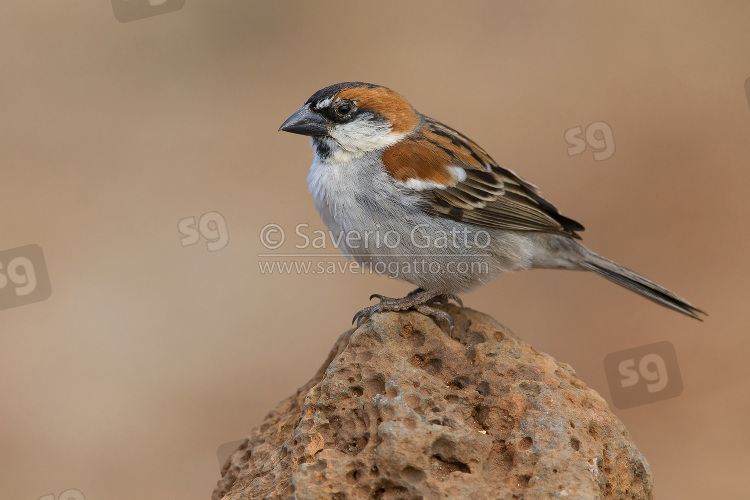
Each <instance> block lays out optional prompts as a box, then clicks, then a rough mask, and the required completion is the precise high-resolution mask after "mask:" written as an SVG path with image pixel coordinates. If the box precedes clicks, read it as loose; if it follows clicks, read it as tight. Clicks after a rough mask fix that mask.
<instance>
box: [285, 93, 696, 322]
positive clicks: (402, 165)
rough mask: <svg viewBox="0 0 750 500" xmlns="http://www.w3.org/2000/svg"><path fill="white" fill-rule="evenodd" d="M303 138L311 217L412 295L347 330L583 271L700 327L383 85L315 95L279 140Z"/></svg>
mask: <svg viewBox="0 0 750 500" xmlns="http://www.w3.org/2000/svg"><path fill="white" fill-rule="evenodd" d="M279 130H280V131H285V132H291V133H294V134H301V135H305V136H309V137H310V138H311V141H312V146H313V149H314V158H313V162H312V165H311V166H310V170H309V174H308V177H307V180H308V185H309V191H310V193H311V194H312V197H313V199H314V202H315V208H316V209H317V211H318V213H319V214H320V216H321V218H322V219H323V222H324V223H325V224H326V226H327V227H328V230H329V231H330V232H331V233H332V234H333V235H338V236H337V241H339V242H340V244H339V247H340V249H341V250H342V252H343V253H344V254H345V255H346V256H347V257H349V258H353V259H354V260H355V261H357V262H358V263H359V264H360V265H361V266H363V267H367V268H369V269H371V270H373V271H375V272H379V273H382V274H387V275H388V276H389V277H391V278H396V279H400V280H403V281H407V282H409V283H412V284H413V285H415V286H416V287H417V289H416V290H414V291H413V292H411V293H410V294H408V295H407V296H405V297H402V298H389V297H384V296H382V295H379V294H374V295H372V296H371V297H370V300H372V298H373V297H377V298H378V299H379V300H380V302H379V303H378V304H375V305H372V306H369V307H366V308H364V309H362V310H361V311H359V312H358V313H357V314H356V315H355V316H354V320H353V321H352V323H354V321H357V324H358V325H359V323H360V322H361V321H362V320H365V319H368V318H369V317H370V316H371V315H373V314H375V313H378V312H385V311H403V310H408V309H414V310H416V311H419V312H421V313H423V314H426V315H429V316H432V317H433V318H435V319H436V320H441V321H445V322H447V323H448V325H449V326H450V331H451V333H452V331H453V321H452V318H451V317H450V315H448V313H446V312H445V311H443V310H441V309H437V308H435V307H433V306H434V305H436V304H444V303H445V302H446V301H447V300H449V299H453V300H456V301H457V302H458V303H459V304H461V302H460V299H458V297H457V294H458V293H462V292H468V291H471V290H473V289H474V288H476V287H477V286H479V285H483V284H485V283H487V282H489V281H490V280H492V279H493V278H494V277H496V276H497V275H499V274H501V273H504V272H509V271H520V270H527V269H570V270H578V271H592V272H594V273H596V274H598V275H599V276H602V277H603V278H606V279H607V280H609V281H611V282H613V283H616V284H618V285H620V286H622V287H625V288H627V289H628V290H631V291H633V292H635V293H637V294H639V295H641V296H643V297H645V298H647V299H649V300H652V301H654V302H656V303H658V304H661V305H662V306H665V307H668V308H670V309H674V310H675V311H678V312H680V313H683V314H685V315H687V316H690V317H691V318H695V319H698V320H701V318H700V316H699V314H704V315H705V314H706V313H705V312H703V311H701V310H700V309H698V308H697V307H695V306H693V305H692V304H690V303H689V302H688V301H687V300H685V299H683V298H682V297H680V296H679V295H677V294H675V293H673V292H671V291H669V290H667V289H666V288H664V287H662V286H661V285H658V284H656V283H654V282H653V281H651V280H649V279H647V278H645V277H643V276H641V275H640V274H638V273H636V272H634V271H631V270H630V269H627V268H625V267H623V266H621V265H619V264H616V263H615V262H613V261H611V260H608V259H606V258H604V257H602V256H600V255H597V254H596V253H594V252H593V251H591V250H589V249H588V248H587V247H586V246H584V245H583V244H582V243H581V237H580V236H579V234H578V233H580V232H581V231H583V230H584V227H583V226H582V225H581V224H579V223H578V222H576V221H575V220H573V219H570V218H568V217H565V216H563V215H561V214H560V212H559V211H558V209H557V208H555V206H554V205H552V203H550V202H549V201H547V200H546V199H545V198H543V197H542V196H541V194H540V191H539V189H538V188H537V187H536V186H535V185H533V184H531V183H530V182H528V181H526V180H525V179H523V178H521V177H520V176H519V175H517V174H516V173H515V172H513V171H512V170H510V169H508V168H505V167H502V166H500V165H498V163H497V162H496V161H495V160H493V159H492V157H490V155H489V154H488V153H487V152H486V151H485V150H484V149H482V148H481V147H480V146H479V145H478V144H477V143H475V142H474V141H472V140H471V139H469V138H468V137H466V136H465V135H463V134H462V133H461V132H458V131H457V130H455V129H453V128H451V127H449V126H447V125H445V124H443V123H441V122H439V121H437V120H434V119H432V118H430V117H428V116H425V115H423V114H421V113H419V112H418V111H417V110H416V109H414V107H412V105H411V104H409V102H408V101H407V100H406V98H404V97H403V96H402V95H400V94H398V93H396V92H394V91H393V90H391V89H389V88H386V87H383V86H381V85H373V84H370V83H363V82H345V83H338V84H335V85H331V86H329V87H326V88H324V89H321V90H318V91H317V92H315V93H314V94H313V95H312V96H311V97H310V98H309V99H308V100H307V102H305V104H304V106H302V107H301V108H300V109H299V110H298V111H296V112H295V113H294V114H292V115H291V116H290V117H289V118H288V119H287V120H286V121H285V122H284V123H283V124H282V125H281V127H280V128H279Z"/></svg>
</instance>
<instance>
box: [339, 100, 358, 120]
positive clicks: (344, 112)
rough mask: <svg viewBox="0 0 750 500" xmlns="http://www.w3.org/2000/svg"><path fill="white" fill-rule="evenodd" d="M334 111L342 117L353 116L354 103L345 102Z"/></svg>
mask: <svg viewBox="0 0 750 500" xmlns="http://www.w3.org/2000/svg"><path fill="white" fill-rule="evenodd" d="M334 111H335V112H336V114H337V115H339V116H340V117H345V116H348V115H349V114H351V112H352V111H354V103H353V102H351V101H343V102H340V103H338V104H336V106H335V107H334Z"/></svg>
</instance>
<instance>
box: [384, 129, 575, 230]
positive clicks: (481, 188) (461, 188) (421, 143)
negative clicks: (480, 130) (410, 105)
mask: <svg viewBox="0 0 750 500" xmlns="http://www.w3.org/2000/svg"><path fill="white" fill-rule="evenodd" d="M419 131H420V132H421V133H420V134H415V136H414V137H413V138H406V139H404V140H403V141H401V142H400V143H399V144H398V145H396V146H392V147H391V148H392V151H386V153H384V155H383V163H384V165H385V167H386V170H387V171H388V172H389V173H391V175H393V177H394V179H395V180H396V181H397V182H401V183H402V184H403V183H404V182H405V179H406V177H405V173H406V172H408V173H409V175H411V176H415V175H416V176H417V177H416V178H417V179H418V180H422V181H426V182H425V186H429V187H428V188H425V189H421V190H414V191H417V192H418V193H419V194H420V196H421V197H422V198H423V200H424V202H425V203H424V210H425V211H426V212H428V213H430V214H431V215H435V216H439V217H447V218H450V219H454V220H458V221H462V222H466V223H469V224H475V225H479V226H486V227H493V228H498V229H511V230H519V231H541V232H550V233H557V234H562V235H565V236H568V237H571V238H580V237H579V236H578V234H576V232H578V231H583V229H584V228H583V226H582V225H581V224H579V223H578V222H576V221H574V220H573V219H569V218H567V217H565V216H563V215H561V214H560V212H559V211H558V210H557V208H555V206H554V205H552V203H550V202H549V201H547V200H546V199H544V198H543V197H542V196H541V194H540V192H539V189H538V188H537V187H536V186H534V185H533V184H531V183H530V182H528V181H526V180H524V179H523V178H521V177H520V176H518V175H517V174H516V173H515V172H513V171H512V170H509V169H507V168H503V167H501V166H499V165H498V164H497V163H496V162H495V160H493V159H492V157H490V155H489V154H488V153H487V152H486V151H485V150H484V149H482V148H481V147H480V146H479V145H478V144H477V143H475V142H474V141H472V140H471V139H469V138H468V137H466V136H465V135H463V134H461V133H460V132H458V131H457V130H454V129H452V128H450V127H448V126H447V125H444V124H442V123H440V122H438V121H436V120H433V119H431V118H428V117H426V116H423V117H422V125H421V127H420V129H419ZM449 167H458V168H459V169H463V172H465V173H466V176H465V177H464V176H463V175H462V176H461V177H462V178H463V180H459V179H458V178H457V177H456V176H455V175H452V174H451V172H452V169H450V168H449ZM400 177H403V178H400ZM435 185H438V186H440V187H434V186H435Z"/></svg>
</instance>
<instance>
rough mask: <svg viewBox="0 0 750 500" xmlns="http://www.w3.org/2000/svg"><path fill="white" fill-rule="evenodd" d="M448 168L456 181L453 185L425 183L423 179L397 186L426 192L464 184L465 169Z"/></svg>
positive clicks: (398, 183) (401, 183)
mask: <svg viewBox="0 0 750 500" xmlns="http://www.w3.org/2000/svg"><path fill="white" fill-rule="evenodd" d="M447 168H448V172H450V174H451V177H453V179H454V180H455V181H456V182H454V183H453V184H451V185H446V184H440V183H437V182H432V181H424V180H421V179H409V180H408V181H405V182H401V181H396V185H398V186H401V187H405V188H407V189H413V190H415V191H426V190H428V189H445V188H449V187H451V186H455V185H456V184H458V183H459V182H463V181H465V180H466V170H464V169H463V168H461V167H454V166H449V167H447Z"/></svg>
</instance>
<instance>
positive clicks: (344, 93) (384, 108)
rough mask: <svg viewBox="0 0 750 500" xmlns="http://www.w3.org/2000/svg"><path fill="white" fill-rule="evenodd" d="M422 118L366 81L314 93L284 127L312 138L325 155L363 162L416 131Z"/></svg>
mask: <svg viewBox="0 0 750 500" xmlns="http://www.w3.org/2000/svg"><path fill="white" fill-rule="evenodd" d="M419 124H420V115H419V113H417V111H416V110H415V109H414V108H413V107H412V106H411V105H410V104H409V102H408V101H407V100H406V99H405V98H404V97H403V96H402V95H400V94H398V93H396V92H394V91H392V90H391V89H388V88H386V87H382V86H379V85H372V84H369V83H362V82H346V83H338V84H336V85H331V86H329V87H326V88H324V89H321V90H318V91H317V92H315V93H314V94H313V95H312V96H311V97H310V98H309V99H308V100H307V102H306V103H305V105H304V106H302V107H301V108H300V109H299V110H297V111H296V112H295V113H294V114H293V115H292V116H290V117H289V118H288V119H287V120H286V121H285V122H284V123H283V124H282V125H281V127H280V128H279V130H283V131H285V132H291V133H294V134H301V135H307V136H310V137H312V140H313V143H314V145H315V146H316V149H317V152H318V154H319V155H321V156H324V157H325V156H330V155H334V156H339V157H342V159H343V157H354V158H356V157H358V156H362V155H365V154H367V153H370V152H373V151H379V150H383V149H385V148H388V147H389V146H392V145H394V144H396V143H398V142H399V141H400V140H401V139H403V138H404V137H406V136H407V135H409V134H410V133H411V132H413V131H414V130H416V129H417V127H418V126H419Z"/></svg>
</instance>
